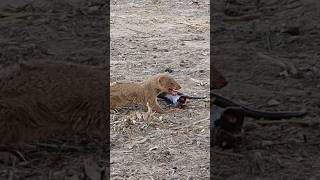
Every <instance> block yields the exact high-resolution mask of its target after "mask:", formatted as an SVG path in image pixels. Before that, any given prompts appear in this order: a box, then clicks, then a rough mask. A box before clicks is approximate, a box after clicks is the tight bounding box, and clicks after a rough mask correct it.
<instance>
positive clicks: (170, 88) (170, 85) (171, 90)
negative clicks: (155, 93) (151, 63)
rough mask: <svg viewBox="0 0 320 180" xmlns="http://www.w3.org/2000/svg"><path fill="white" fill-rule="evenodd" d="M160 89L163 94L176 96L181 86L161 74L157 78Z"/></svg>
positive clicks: (166, 75) (169, 77)
mask: <svg viewBox="0 0 320 180" xmlns="http://www.w3.org/2000/svg"><path fill="white" fill-rule="evenodd" d="M157 81H158V83H159V88H160V90H161V91H162V92H166V93H168V94H171V95H173V96H175V95H176V94H177V91H178V90H179V89H181V86H180V85H179V84H178V83H177V82H176V81H175V80H174V79H173V78H172V77H171V76H169V75H168V74H160V75H159V76H158V78H157Z"/></svg>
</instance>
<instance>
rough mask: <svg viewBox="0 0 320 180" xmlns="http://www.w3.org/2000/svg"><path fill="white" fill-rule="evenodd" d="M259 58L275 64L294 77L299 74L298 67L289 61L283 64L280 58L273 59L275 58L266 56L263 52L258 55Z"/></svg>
mask: <svg viewBox="0 0 320 180" xmlns="http://www.w3.org/2000/svg"><path fill="white" fill-rule="evenodd" d="M257 56H258V57H260V58H262V59H265V60H267V61H268V62H271V63H273V64H275V65H278V66H280V67H281V68H283V69H285V70H288V71H289V72H290V73H291V74H293V75H296V74H297V73H298V71H297V69H296V67H295V66H294V65H293V64H292V63H290V62H288V61H287V62H282V61H280V60H279V59H278V58H273V57H271V56H268V55H266V54H263V53H261V52H259V53H257Z"/></svg>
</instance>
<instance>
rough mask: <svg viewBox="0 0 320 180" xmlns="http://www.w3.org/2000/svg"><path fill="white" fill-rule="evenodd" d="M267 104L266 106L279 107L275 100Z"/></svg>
mask: <svg viewBox="0 0 320 180" xmlns="http://www.w3.org/2000/svg"><path fill="white" fill-rule="evenodd" d="M267 104H268V106H278V105H280V102H279V101H277V100H275V99H271V100H269V101H268V103H267Z"/></svg>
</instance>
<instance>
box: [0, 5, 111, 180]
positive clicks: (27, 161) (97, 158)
mask: <svg viewBox="0 0 320 180" xmlns="http://www.w3.org/2000/svg"><path fill="white" fill-rule="evenodd" d="M7 3H9V4H10V6H8V5H7ZM0 5H1V8H0V64H1V65H0V66H1V67H4V66H7V65H9V64H13V63H16V62H21V61H44V60H51V61H65V62H74V63H81V64H92V65H96V64H104V63H105V61H106V52H107V51H106V50H107V49H106V43H107V41H106V33H107V32H106V27H107V21H106V16H105V12H106V10H105V9H106V5H107V2H105V1H99V0H97V1H96V0H92V1H80V0H75V1H71V0H70V1H63V0H57V1H55V0H37V1H35V0H34V1H31V0H29V1H21V0H11V1H0ZM95 140H96V139H95V138H93V137H92V138H88V137H82V136H79V137H75V138H70V139H68V138H64V137H52V138H49V139H47V140H43V141H40V142H37V141H35V142H33V143H28V144H24V145H22V146H20V147H9V146H4V145H1V146H0V179H1V180H2V179H11V180H16V179H28V180H42V179H51V180H54V179H55V180H62V179H64V180H66V179H73V180H80V179H92V178H93V179H99V177H100V176H102V175H101V174H102V173H103V171H105V169H106V167H107V166H108V165H109V160H108V152H109V149H108V144H106V143H105V142H96V141H95Z"/></svg>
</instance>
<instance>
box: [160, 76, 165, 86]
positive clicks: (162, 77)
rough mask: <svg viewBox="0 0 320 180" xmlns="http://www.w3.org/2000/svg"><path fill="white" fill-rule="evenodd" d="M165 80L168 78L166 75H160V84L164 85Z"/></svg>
mask: <svg viewBox="0 0 320 180" xmlns="http://www.w3.org/2000/svg"><path fill="white" fill-rule="evenodd" d="M165 81H166V78H165V77H164V76H160V77H158V82H159V84H160V86H164V85H165Z"/></svg>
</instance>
